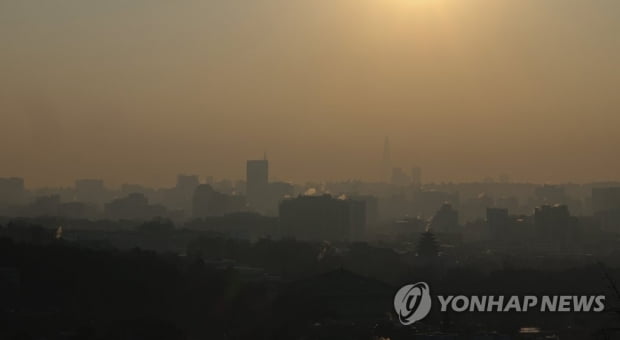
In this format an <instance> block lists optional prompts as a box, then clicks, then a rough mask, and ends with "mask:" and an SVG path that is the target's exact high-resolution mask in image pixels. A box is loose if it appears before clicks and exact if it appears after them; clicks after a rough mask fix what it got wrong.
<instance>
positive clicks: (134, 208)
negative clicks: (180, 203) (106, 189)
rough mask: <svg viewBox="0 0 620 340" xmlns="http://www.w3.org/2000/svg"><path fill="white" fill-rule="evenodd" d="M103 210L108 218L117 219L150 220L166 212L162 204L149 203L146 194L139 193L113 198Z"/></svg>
mask: <svg viewBox="0 0 620 340" xmlns="http://www.w3.org/2000/svg"><path fill="white" fill-rule="evenodd" d="M104 211H105V215H106V216H107V217H108V218H112V219H119V220H123V219H126V220H150V219H152V218H155V217H165V216H166V214H167V211H166V208H165V207H164V206H161V205H151V204H149V202H148V199H147V198H146V196H144V194H140V193H133V194H129V196H127V197H123V198H118V199H115V200H113V201H112V202H110V203H107V204H106V205H105V208H104Z"/></svg>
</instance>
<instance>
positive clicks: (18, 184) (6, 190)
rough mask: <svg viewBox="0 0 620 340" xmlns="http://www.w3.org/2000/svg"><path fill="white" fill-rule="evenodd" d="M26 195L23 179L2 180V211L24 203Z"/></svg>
mask: <svg viewBox="0 0 620 340" xmlns="http://www.w3.org/2000/svg"><path fill="white" fill-rule="evenodd" d="M25 194H26V190H25V188H24V179H23V178H19V177H10V178H0V209H2V208H6V207H7V206H9V205H15V204H21V203H23V202H24V199H25ZM0 211H1V210H0Z"/></svg>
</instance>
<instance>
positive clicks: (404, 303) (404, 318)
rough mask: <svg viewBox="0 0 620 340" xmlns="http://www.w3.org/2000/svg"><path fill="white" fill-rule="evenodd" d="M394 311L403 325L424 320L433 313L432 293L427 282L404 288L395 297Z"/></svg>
mask: <svg viewBox="0 0 620 340" xmlns="http://www.w3.org/2000/svg"><path fill="white" fill-rule="evenodd" d="M394 309H395V310H396V313H397V314H398V319H399V320H400V323H402V324H403V325H405V326H407V325H411V324H413V323H414V322H416V321H419V320H422V319H424V318H425V317H426V316H427V315H428V313H429V312H430V311H431V291H430V289H429V288H428V285H427V284H426V283H425V282H418V283H416V284H410V285H406V286H403V287H402V288H401V289H400V290H399V291H398V292H397V293H396V296H395V297H394Z"/></svg>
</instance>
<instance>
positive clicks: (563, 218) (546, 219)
mask: <svg viewBox="0 0 620 340" xmlns="http://www.w3.org/2000/svg"><path fill="white" fill-rule="evenodd" d="M534 226H535V228H536V231H537V233H538V235H539V237H540V240H542V241H546V242H566V241H567V240H568V239H567V238H568V236H569V234H570V232H571V231H572V229H574V228H575V227H576V219H575V218H573V217H571V216H570V213H569V211H568V207H567V206H566V205H559V204H556V205H554V206H550V205H543V206H541V207H538V208H536V210H535V211H534Z"/></svg>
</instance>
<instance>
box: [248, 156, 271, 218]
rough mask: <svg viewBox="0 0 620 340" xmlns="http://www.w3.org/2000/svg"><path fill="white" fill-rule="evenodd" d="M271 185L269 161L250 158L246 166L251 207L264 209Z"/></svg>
mask: <svg viewBox="0 0 620 340" xmlns="http://www.w3.org/2000/svg"><path fill="white" fill-rule="evenodd" d="M268 185H269V161H268V160H266V159H262V160H249V161H247V167H246V192H247V198H248V204H249V205H250V207H252V208H254V209H257V210H262V209H263V208H264V205H265V201H266V196H267V191H268Z"/></svg>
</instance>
